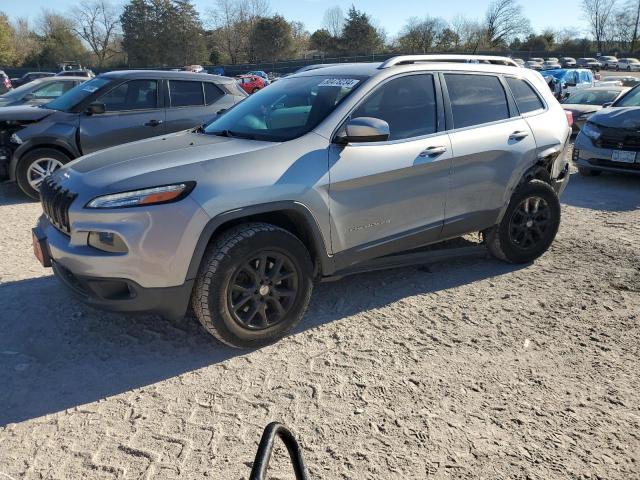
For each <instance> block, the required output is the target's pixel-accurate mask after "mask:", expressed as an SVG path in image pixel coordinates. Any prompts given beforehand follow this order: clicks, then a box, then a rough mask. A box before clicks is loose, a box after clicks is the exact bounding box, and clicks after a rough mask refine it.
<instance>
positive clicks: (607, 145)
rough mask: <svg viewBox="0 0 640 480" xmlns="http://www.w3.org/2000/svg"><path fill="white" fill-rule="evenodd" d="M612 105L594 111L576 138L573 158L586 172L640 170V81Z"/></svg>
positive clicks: (584, 173)
mask: <svg viewBox="0 0 640 480" xmlns="http://www.w3.org/2000/svg"><path fill="white" fill-rule="evenodd" d="M605 105H606V104H605ZM610 107H611V108H603V109H602V110H600V111H599V112H597V113H594V114H593V115H591V116H590V117H589V119H588V121H587V122H586V123H585V124H584V126H583V127H582V129H581V130H580V133H579V134H578V136H577V138H576V141H575V147H574V150H573V159H574V161H575V162H576V164H577V166H578V171H579V172H580V174H582V175H600V174H601V173H602V172H603V171H605V172H615V173H623V174H640V156H639V155H638V151H640V85H637V86H635V87H633V88H632V89H631V90H629V91H628V92H626V93H625V94H624V95H622V96H621V97H619V98H618V99H617V100H615V101H614V102H613V104H611V105H610Z"/></svg>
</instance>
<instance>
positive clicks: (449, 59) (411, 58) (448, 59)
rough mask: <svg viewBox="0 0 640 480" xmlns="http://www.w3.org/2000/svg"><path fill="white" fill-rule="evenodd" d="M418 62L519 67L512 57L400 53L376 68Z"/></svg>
mask: <svg viewBox="0 0 640 480" xmlns="http://www.w3.org/2000/svg"><path fill="white" fill-rule="evenodd" d="M420 62H442V63H490V64H492V65H506V66H509V67H520V65H518V64H517V63H516V62H514V61H513V59H512V58H509V57H497V56H493V55H437V54H434V55H400V56H397V57H393V58H390V59H389V60H387V61H385V62H383V63H382V64H381V65H380V66H379V67H378V68H379V69H381V70H382V69H384V68H389V67H393V66H395V65H409V64H412V63H420Z"/></svg>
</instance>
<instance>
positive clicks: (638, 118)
mask: <svg viewBox="0 0 640 480" xmlns="http://www.w3.org/2000/svg"><path fill="white" fill-rule="evenodd" d="M589 121H590V122H593V123H597V124H598V125H602V126H603V127H613V128H638V129H640V107H618V108H616V107H611V108H603V109H602V110H600V111H599V112H598V113H596V114H594V115H593V116H591V117H589Z"/></svg>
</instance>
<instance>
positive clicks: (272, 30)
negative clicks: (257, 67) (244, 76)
mask: <svg viewBox="0 0 640 480" xmlns="http://www.w3.org/2000/svg"><path fill="white" fill-rule="evenodd" d="M251 43H252V44H253V45H254V54H255V59H256V60H257V61H259V62H264V61H266V60H269V61H277V60H282V59H285V58H288V57H289V55H290V53H291V50H292V49H293V36H292V32H291V25H290V24H289V22H287V21H286V20H285V19H284V18H283V17H281V16H280V15H275V16H273V17H271V18H260V19H258V21H257V22H256V24H255V26H254V27H253V31H252V32H251Z"/></svg>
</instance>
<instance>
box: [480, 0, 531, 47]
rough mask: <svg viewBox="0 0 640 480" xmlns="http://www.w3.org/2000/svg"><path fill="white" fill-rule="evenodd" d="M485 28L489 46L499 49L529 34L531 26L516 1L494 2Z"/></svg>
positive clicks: (495, 0) (489, 10)
mask: <svg viewBox="0 0 640 480" xmlns="http://www.w3.org/2000/svg"><path fill="white" fill-rule="evenodd" d="M485 28H486V35H487V41H488V43H489V46H490V47H497V46H500V45H504V44H508V43H509V42H510V41H511V40H513V39H514V38H516V37H517V36H518V35H523V34H526V33H529V32H530V31H531V24H530V22H529V19H527V18H526V17H525V16H524V14H523V13H522V6H521V5H520V4H519V3H518V2H517V1H516V0H494V1H493V2H491V3H490V4H489V8H488V9H487V13H486V15H485Z"/></svg>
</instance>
